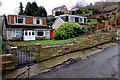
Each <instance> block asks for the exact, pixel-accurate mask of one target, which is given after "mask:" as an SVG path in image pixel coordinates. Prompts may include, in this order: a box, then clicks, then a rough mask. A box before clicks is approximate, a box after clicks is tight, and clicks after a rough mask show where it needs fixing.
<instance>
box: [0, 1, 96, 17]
mask: <svg viewBox="0 0 120 80" xmlns="http://www.w3.org/2000/svg"><path fill="white" fill-rule="evenodd" d="M33 1H36V2H37V4H38V6H44V7H45V9H46V10H47V13H48V14H51V11H52V9H53V8H55V7H58V6H62V5H66V7H67V8H68V9H71V8H72V7H73V6H74V5H75V4H76V2H78V1H85V2H88V4H89V3H91V2H92V3H94V2H95V1H96V0H0V2H2V3H3V4H2V6H1V7H0V15H3V14H6V15H8V14H17V12H18V9H19V5H20V4H19V3H20V2H22V3H23V6H24V7H25V6H26V4H27V2H33Z"/></svg>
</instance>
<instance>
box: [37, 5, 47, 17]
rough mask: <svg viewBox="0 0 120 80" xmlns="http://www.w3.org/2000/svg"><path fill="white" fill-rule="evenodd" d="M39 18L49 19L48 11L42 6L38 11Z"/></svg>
mask: <svg viewBox="0 0 120 80" xmlns="http://www.w3.org/2000/svg"><path fill="white" fill-rule="evenodd" d="M37 16H41V17H47V11H46V10H45V8H44V7H43V6H40V7H39V8H38V11H37Z"/></svg>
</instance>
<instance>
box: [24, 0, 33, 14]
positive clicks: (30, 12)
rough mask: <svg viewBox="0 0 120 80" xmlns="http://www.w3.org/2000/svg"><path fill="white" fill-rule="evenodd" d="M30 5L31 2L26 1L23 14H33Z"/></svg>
mask: <svg viewBox="0 0 120 80" xmlns="http://www.w3.org/2000/svg"><path fill="white" fill-rule="evenodd" d="M31 6H32V4H31V3H30V2H28V3H27V5H26V8H25V15H27V16H33V13H32V10H31Z"/></svg>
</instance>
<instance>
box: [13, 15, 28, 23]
mask: <svg viewBox="0 0 120 80" xmlns="http://www.w3.org/2000/svg"><path fill="white" fill-rule="evenodd" d="M16 18H17V22H16ZM18 18H23V23H18ZM25 22H26V20H25V17H18V16H15V17H14V23H15V24H25Z"/></svg>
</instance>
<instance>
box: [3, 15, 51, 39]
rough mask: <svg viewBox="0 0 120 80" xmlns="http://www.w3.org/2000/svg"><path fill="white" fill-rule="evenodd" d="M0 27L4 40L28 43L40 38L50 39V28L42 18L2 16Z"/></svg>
mask: <svg viewBox="0 0 120 80" xmlns="http://www.w3.org/2000/svg"><path fill="white" fill-rule="evenodd" d="M2 27H3V38H4V39H5V40H24V41H29V40H37V39H39V38H40V37H46V38H48V39H49V38H50V28H49V27H48V26H47V25H46V18H43V17H33V16H22V15H8V16H5V15H4V18H3V24H2Z"/></svg>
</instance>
